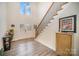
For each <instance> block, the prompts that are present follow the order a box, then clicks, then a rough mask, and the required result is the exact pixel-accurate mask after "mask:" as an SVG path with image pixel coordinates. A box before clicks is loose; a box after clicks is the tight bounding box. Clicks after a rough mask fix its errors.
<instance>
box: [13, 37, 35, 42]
mask: <svg viewBox="0 0 79 59" xmlns="http://www.w3.org/2000/svg"><path fill="white" fill-rule="evenodd" d="M25 39H26V40H34V39H35V38H34V37H30V38H21V39H17V40H13V41H12V42H15V41H20V40H25Z"/></svg>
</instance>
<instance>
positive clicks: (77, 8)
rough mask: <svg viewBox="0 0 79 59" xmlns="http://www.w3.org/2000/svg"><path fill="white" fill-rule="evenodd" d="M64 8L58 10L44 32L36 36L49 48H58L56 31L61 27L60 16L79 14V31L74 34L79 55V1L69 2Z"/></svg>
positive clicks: (78, 29) (78, 17)
mask: <svg viewBox="0 0 79 59" xmlns="http://www.w3.org/2000/svg"><path fill="white" fill-rule="evenodd" d="M63 8H64V9H63V10H61V11H59V12H58V15H57V16H55V17H54V20H52V23H50V24H49V25H48V27H46V29H44V31H42V33H41V34H40V35H39V36H38V37H37V38H36V41H38V42H40V43H42V44H44V45H46V46H48V47H49V48H51V49H53V50H56V33H57V32H58V29H59V18H62V17H66V16H71V15H77V33H75V34H74V42H73V44H74V46H73V47H74V54H75V55H79V46H78V44H79V26H78V25H79V20H78V19H79V3H68V4H66V5H64V6H63Z"/></svg>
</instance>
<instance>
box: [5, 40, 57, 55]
mask: <svg viewBox="0 0 79 59" xmlns="http://www.w3.org/2000/svg"><path fill="white" fill-rule="evenodd" d="M4 54H5V56H56V55H57V54H56V53H55V52H54V51H53V50H51V49H50V48H48V47H46V46H44V45H42V44H41V43H39V42H37V41H35V40H33V39H28V40H27V39H24V40H19V41H15V42H12V47H11V50H9V51H6V52H4Z"/></svg>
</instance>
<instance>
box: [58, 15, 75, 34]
mask: <svg viewBox="0 0 79 59" xmlns="http://www.w3.org/2000/svg"><path fill="white" fill-rule="evenodd" d="M59 32H73V33H76V15H72V16H68V17H63V18H59Z"/></svg>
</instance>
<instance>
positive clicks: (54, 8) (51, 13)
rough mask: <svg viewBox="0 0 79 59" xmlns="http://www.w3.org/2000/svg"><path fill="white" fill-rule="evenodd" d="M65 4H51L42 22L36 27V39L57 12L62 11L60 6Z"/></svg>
mask: <svg viewBox="0 0 79 59" xmlns="http://www.w3.org/2000/svg"><path fill="white" fill-rule="evenodd" d="M66 3H67V2H53V3H52V5H51V6H50V8H49V9H48V11H47V13H46V14H45V16H44V17H43V19H42V21H41V22H40V24H39V25H38V27H37V29H36V37H37V36H38V35H39V34H40V33H41V32H42V31H43V29H44V28H45V27H46V26H48V24H49V23H51V20H53V19H54V18H53V17H54V16H56V15H57V12H58V11H60V10H62V6H63V5H64V4H66Z"/></svg>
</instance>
